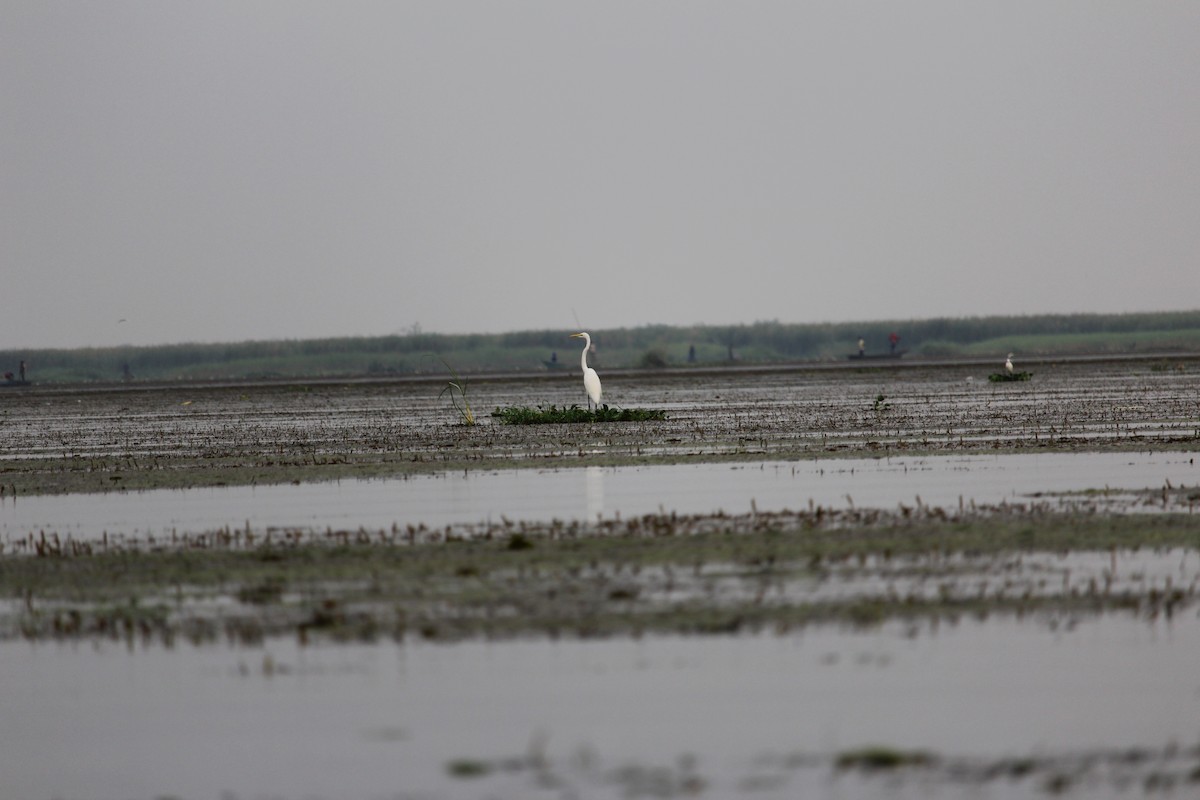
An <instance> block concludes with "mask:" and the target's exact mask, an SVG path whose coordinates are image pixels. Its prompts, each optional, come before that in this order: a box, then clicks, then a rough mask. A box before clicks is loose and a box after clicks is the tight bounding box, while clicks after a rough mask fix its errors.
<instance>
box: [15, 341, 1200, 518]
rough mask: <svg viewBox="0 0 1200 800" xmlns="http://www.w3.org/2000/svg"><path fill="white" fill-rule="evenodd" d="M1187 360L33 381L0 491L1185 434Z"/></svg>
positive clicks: (1193, 407) (1191, 392)
mask: <svg viewBox="0 0 1200 800" xmlns="http://www.w3.org/2000/svg"><path fill="white" fill-rule="evenodd" d="M1183 363H1184V362H1183V361H1181V360H1174V361H1170V362H1164V361H1162V360H1161V359H1148V360H1140V359H1126V360H1115V359H1105V360H1102V361H1087V362H1084V361H1072V362H1061V363H1060V362H1055V363H1054V364H1053V365H1051V364H1049V363H1048V364H1047V365H1045V367H1044V368H1043V367H1039V368H1038V370H1037V374H1036V375H1035V377H1034V379H1033V380H1032V381H1030V382H1028V383H1019V384H989V383H988V381H987V369H988V368H987V367H986V366H984V365H982V364H979V365H975V364H967V363H953V364H939V365H919V364H905V365H904V366H903V367H888V368H883V369H880V368H875V367H872V368H859V367H845V366H843V365H838V366H837V368H836V369H828V370H824V371H821V370H816V369H814V368H812V367H807V366H806V367H805V368H803V369H799V370H791V371H789V370H783V369H780V370H778V371H774V372H771V371H763V370H762V369H761V368H755V369H754V370H753V371H750V372H745V373H742V372H736V371H729V370H723V371H716V372H699V371H698V372H694V373H690V372H684V371H679V372H663V373H642V372H638V373H615V374H606V375H605V381H606V382H605V392H606V394H605V399H606V401H609V402H611V403H613V404H614V405H617V406H621V407H628V408H648V409H655V410H661V411H664V412H665V413H666V415H667V420H666V421H665V422H640V423H607V424H580V425H567V424H563V425H539V426H522V425H501V424H499V423H497V422H496V421H494V420H492V419H491V418H490V417H489V416H488V415H489V414H490V412H491V411H492V410H493V409H495V408H500V407H506V406H530V407H533V406H537V405H547V406H548V405H558V406H566V405H570V404H572V403H578V402H579V400H580V397H581V394H582V392H581V389H580V387H578V386H576V384H577V383H578V381H577V380H575V379H574V378H571V377H570V376H562V377H561V378H560V377H559V376H553V379H542V378H540V377H538V378H536V379H521V378H513V377H504V378H498V379H496V380H488V381H479V382H478V383H473V384H470V388H469V394H468V400H469V401H470V402H471V404H472V407H473V410H474V411H475V414H476V417H477V418H478V419H479V421H480V422H479V424H477V425H475V426H466V425H463V424H461V422H460V421H459V419H458V417H457V416H456V414H455V412H454V410H453V408H452V407H451V406H450V405H449V402H448V401H447V400H446V399H445V398H444V397H441V396H439V391H440V388H439V387H440V384H439V383H437V382H436V381H425V380H422V381H412V382H406V381H400V382H397V381H380V382H312V383H305V384H294V383H287V384H279V385H276V384H255V385H243V384H238V385H233V384H231V385H221V386H211V385H206V386H199V385H184V386H164V387H158V388H153V389H147V388H140V387H139V388H135V389H127V390H121V391H115V390H114V391H83V392H81V391H76V390H71V389H63V390H61V391H59V390H53V391H52V390H43V389H39V390H37V391H35V392H30V393H24V392H23V393H19V394H14V395H6V396H5V397H3V398H0V400H3V405H2V406H0V488H3V490H4V491H5V493H6V494H7V495H8V496H11V495H12V494H13V493H15V494H16V495H17V496H24V495H38V494H59V493H92V492H110V491H141V490H147V489H160V488H175V489H179V488H190V487H202V486H252V485H266V484H281V483H301V484H302V483H307V482H313V481H330V480H339V479H354V478H387V477H403V476H405V475H415V474H430V473H436V472H443V471H462V470H474V469H489V470H490V469H512V468H529V467H572V466H629V465H644V464H668V463H670V464H681V463H682V464H686V463H700V462H714V461H718V462H719V461H730V462H736V461H747V460H755V459H763V458H770V459H774V460H789V459H797V460H798V459H811V458H816V457H820V458H828V457H837V456H859V457H861V456H872V455H878V456H886V455H893V454H952V453H980V452H989V453H991V452H1023V451H1024V452H1037V451H1045V452H1049V451H1053V452H1063V451H1079V452H1092V451H1105V452H1112V451H1123V450H1124V451H1129V450H1165V449H1180V450H1182V449H1193V448H1195V447H1197V446H1198V445H1200V407H1198V403H1197V400H1196V395H1195V388H1194V383H1195V382H1194V377H1193V374H1192V373H1191V372H1189V371H1187V370H1186V369H1184V370H1182V371H1181V370H1180V369H1178V368H1177V367H1179V366H1182V365H1183Z"/></svg>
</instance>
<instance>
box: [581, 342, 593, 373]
mask: <svg viewBox="0 0 1200 800" xmlns="http://www.w3.org/2000/svg"><path fill="white" fill-rule="evenodd" d="M591 346H592V342H591V340H590V339H584V340H583V352H582V353H580V354H579V364H580V366H582V367H583V371H584V372H587V351H588V348H589V347H591Z"/></svg>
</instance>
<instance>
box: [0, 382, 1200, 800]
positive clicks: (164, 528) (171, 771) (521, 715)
mask: <svg viewBox="0 0 1200 800" xmlns="http://www.w3.org/2000/svg"><path fill="white" fill-rule="evenodd" d="M1178 367H1182V369H1180V368H1178ZM1030 369H1031V370H1032V371H1033V372H1034V377H1033V380H1032V381H1029V382H1022V383H1011V384H991V383H989V382H988V381H987V370H986V369H983V368H980V367H972V366H969V365H962V366H945V367H936V366H913V367H903V368H891V369H882V370H862V369H850V368H845V367H842V368H838V369H811V370H803V371H766V372H761V373H755V372H751V371H745V372H729V373H714V374H700V373H691V374H678V375H669V374H667V375H664V374H646V375H638V374H626V375H614V376H612V378H611V379H610V377H609V376H607V375H606V376H605V389H606V399H607V400H610V402H614V403H617V404H620V405H623V406H626V407H645V408H658V409H663V410H666V411H667V413H668V419H667V420H666V421H661V422H645V423H614V424H605V425H587V424H584V425H544V426H502V425H499V424H496V423H495V422H494V421H493V420H491V419H489V418H488V417H487V412H489V411H490V410H491V409H492V408H494V407H497V406H505V405H537V404H545V405H549V404H557V405H563V404H569V403H571V402H577V401H578V399H579V398H578V395H579V394H580V392H579V391H578V387H577V385H576V384H577V376H562V377H558V376H555V377H550V378H545V379H525V380H515V379H514V380H489V381H483V380H480V381H478V382H476V383H475V384H472V385H471V388H470V393H469V397H470V399H471V402H472V403H473V405H474V407H475V409H476V412H477V413H479V414H480V416H481V420H482V424H480V425H477V426H475V427H466V426H462V425H459V424H457V419H456V417H455V415H454V412H453V410H452V409H451V408H450V407H449V405H448V404H447V403H446V402H445V399H444V398H442V399H441V400H439V399H438V392H439V391H440V388H441V387H440V386H439V385H438V384H436V383H421V382H394V383H372V382H365V383H341V384H334V383H330V384H314V385H311V386H230V387H162V388H154V389H150V388H144V389H142V388H136V387H135V388H130V389H121V390H113V391H99V390H97V391H50V390H45V391H42V390H37V391H31V392H19V393H13V394H5V395H3V396H0V486H2V487H3V494H0V547H2V549H0V664H3V665H4V667H5V674H6V675H8V676H10V677H9V679H8V680H9V682H10V683H9V685H10V687H12V690H10V691H6V692H3V693H0V719H2V720H3V721H4V724H3V725H0V776H3V777H2V780H3V787H4V789H3V791H4V792H13V793H14V796H19V797H63V798H109V797H129V798H159V797H179V798H198V799H207V798H212V800H232V798H285V799H288V800H290V799H291V798H297V799H299V798H325V797H329V798H334V797H338V798H342V797H352V798H357V797H361V798H417V797H420V798H458V797H480V798H483V797H487V798H504V797H522V798H523V797H546V798H569V797H570V798H574V797H578V798H589V797H596V798H609V797H612V798H617V797H621V798H624V797H682V796H689V797H690V796H701V797H731V796H749V797H764V798H774V797H796V796H818V797H821V796H825V797H914V798H915V797H929V796H935V797H937V796H944V797H959V796H963V795H964V794H968V795H970V796H973V797H981V798H1011V797H1043V796H1063V795H1065V796H1077V797H1089V798H1091V797H1129V796H1143V795H1152V796H1178V797H1189V796H1194V795H1195V793H1196V792H1197V791H1200V677H1197V676H1200V673H1198V672H1197V671H1196V670H1195V664H1197V663H1200V520H1198V519H1197V517H1196V516H1195V509H1196V506H1197V505H1200V472H1197V466H1196V465H1195V455H1196V454H1195V451H1196V450H1198V449H1200V392H1198V391H1197V381H1196V378H1195V375H1196V371H1195V364H1194V362H1181V363H1176V362H1163V361H1159V360H1155V361H1124V362H1091V363H1071V364H1044V365H1034V366H1032V367H1030Z"/></svg>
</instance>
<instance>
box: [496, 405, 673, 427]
mask: <svg viewBox="0 0 1200 800" xmlns="http://www.w3.org/2000/svg"><path fill="white" fill-rule="evenodd" d="M492 416H493V417H495V418H496V419H498V420H500V422H501V423H502V424H504V425H544V424H548V423H564V422H650V421H661V420H665V419H666V418H667V412H665V411H656V410H653V409H647V408H611V407H610V406H608V405H607V404H605V405H602V406H600V407H599V408H597V409H596V410H595V411H589V410H588V409H586V408H580V407H579V406H574V405H573V406H571V407H569V408H568V407H566V406H564V407H562V408H559V407H557V406H553V405H552V406H550V407H549V408H543V407H542V406H538V407H537V408H529V407H528V406H506V407H505V408H497V409H496V410H495V411H493V412H492Z"/></svg>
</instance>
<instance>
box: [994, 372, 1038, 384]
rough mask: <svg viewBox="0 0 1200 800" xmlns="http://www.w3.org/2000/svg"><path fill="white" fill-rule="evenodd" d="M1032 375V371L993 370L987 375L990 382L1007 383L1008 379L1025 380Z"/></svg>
mask: <svg viewBox="0 0 1200 800" xmlns="http://www.w3.org/2000/svg"><path fill="white" fill-rule="evenodd" d="M1032 377H1033V373H1032V372H1011V373H1009V372H993V373H992V374H991V375H988V380H989V381H991V382H992V383H1007V382H1009V381H1027V380H1029V379H1030V378H1032Z"/></svg>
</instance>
